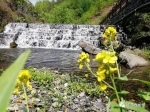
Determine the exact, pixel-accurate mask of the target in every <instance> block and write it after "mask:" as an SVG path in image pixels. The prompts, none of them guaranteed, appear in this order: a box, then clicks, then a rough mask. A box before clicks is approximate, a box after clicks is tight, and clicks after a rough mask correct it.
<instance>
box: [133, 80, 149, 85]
mask: <svg viewBox="0 0 150 112" xmlns="http://www.w3.org/2000/svg"><path fill="white" fill-rule="evenodd" d="M133 80H134V81H140V82H142V83H144V84H147V85H148V86H150V82H149V81H145V80H139V79H133Z"/></svg>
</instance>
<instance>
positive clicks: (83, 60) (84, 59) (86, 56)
mask: <svg viewBox="0 0 150 112" xmlns="http://www.w3.org/2000/svg"><path fill="white" fill-rule="evenodd" d="M89 62H90V59H89V54H88V53H85V52H82V53H81V54H80V55H79V59H78V63H79V69H82V68H83V66H84V64H85V63H89Z"/></svg>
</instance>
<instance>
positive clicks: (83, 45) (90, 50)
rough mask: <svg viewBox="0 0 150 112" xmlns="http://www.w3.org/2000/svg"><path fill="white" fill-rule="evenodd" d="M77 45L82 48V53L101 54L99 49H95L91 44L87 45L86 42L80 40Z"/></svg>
mask: <svg viewBox="0 0 150 112" xmlns="http://www.w3.org/2000/svg"><path fill="white" fill-rule="evenodd" d="M78 45H79V46H80V47H81V48H82V50H83V51H85V52H87V53H89V54H98V53H99V52H101V49H100V48H97V47H95V46H94V45H93V44H91V43H88V42H87V41H83V40H80V41H79V43H78Z"/></svg>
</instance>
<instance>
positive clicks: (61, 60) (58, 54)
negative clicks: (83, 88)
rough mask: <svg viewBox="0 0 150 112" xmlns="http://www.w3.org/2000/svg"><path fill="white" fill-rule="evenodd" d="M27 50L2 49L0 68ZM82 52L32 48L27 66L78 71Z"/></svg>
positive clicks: (0, 52) (0, 51)
mask: <svg viewBox="0 0 150 112" xmlns="http://www.w3.org/2000/svg"><path fill="white" fill-rule="evenodd" d="M25 50H27V49H19V48H15V49H0V68H5V67H7V66H8V65H9V64H10V63H12V62H13V61H14V60H15V59H16V58H17V57H18V56H19V55H20V54H21V53H22V52H24V51H25ZM80 52H81V51H79V50H62V49H61V50H60V49H40V48H35V49H34V48H32V49H31V55H30V57H29V58H28V60H27V62H26V65H25V66H26V67H27V66H34V67H36V68H41V67H48V68H53V69H57V70H60V71H71V70H75V71H77V70H78V68H77V66H78V64H77V58H78V56H79V53H80ZM18 66H19V65H18Z"/></svg>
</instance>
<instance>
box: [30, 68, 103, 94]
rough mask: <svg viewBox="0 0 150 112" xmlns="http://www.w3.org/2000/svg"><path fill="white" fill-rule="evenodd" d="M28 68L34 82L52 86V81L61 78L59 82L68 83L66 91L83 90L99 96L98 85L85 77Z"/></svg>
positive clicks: (75, 91) (48, 86) (75, 92)
mask: <svg viewBox="0 0 150 112" xmlns="http://www.w3.org/2000/svg"><path fill="white" fill-rule="evenodd" d="M28 70H29V71H30V73H31V74H32V77H31V79H32V80H34V81H35V82H36V83H38V84H40V85H43V86H46V87H47V88H53V83H54V82H57V80H59V79H61V84H62V85H64V84H65V83H66V82H67V84H68V88H67V89H66V91H68V92H67V93H72V92H73V93H74V94H77V93H78V92H81V91H85V92H86V93H87V94H90V95H94V96H99V94H100V93H101V91H100V89H99V86H97V84H96V82H95V83H94V84H93V83H91V82H88V81H87V80H86V79H85V78H81V77H79V76H75V75H73V74H61V75H60V74H55V73H53V72H52V71H51V70H50V69H46V68H41V69H36V68H33V67H29V68H28Z"/></svg>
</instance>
